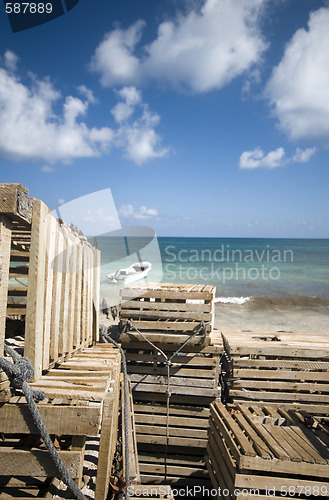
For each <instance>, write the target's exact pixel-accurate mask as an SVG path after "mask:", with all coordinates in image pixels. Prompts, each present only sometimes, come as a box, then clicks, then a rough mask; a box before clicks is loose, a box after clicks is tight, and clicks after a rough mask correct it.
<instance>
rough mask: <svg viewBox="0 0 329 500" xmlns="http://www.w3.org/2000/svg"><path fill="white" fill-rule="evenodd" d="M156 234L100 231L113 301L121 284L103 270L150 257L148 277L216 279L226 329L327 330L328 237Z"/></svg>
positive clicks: (107, 292) (107, 293)
mask: <svg viewBox="0 0 329 500" xmlns="http://www.w3.org/2000/svg"><path fill="white" fill-rule="evenodd" d="M153 236H154V235H153ZM153 236H152V234H150V235H148V236H145V237H133V238H128V241H127V240H126V241H125V240H124V239H123V238H107V237H100V238H98V245H99V248H100V250H101V251H102V268H101V294H102V296H104V297H105V298H107V300H108V301H109V302H110V303H111V304H113V305H114V304H117V303H119V300H120V298H119V292H120V286H119V285H111V284H109V282H108V280H107V278H106V275H107V274H108V273H109V272H113V271H115V270H117V269H118V268H120V267H126V266H127V265H129V264H131V263H133V262H136V261H137V260H138V259H141V260H149V261H150V262H151V263H152V271H151V272H150V274H149V276H148V280H149V281H151V282H167V283H168V282H170V283H196V284H211V285H214V286H216V297H217V298H216V301H217V305H216V315H217V319H218V321H219V323H220V324H219V327H220V328H222V329H239V330H243V329H252V330H258V331H260V330H263V331H265V330H266V331H273V330H275V331H277V330H280V329H281V330H289V331H290V330H293V331H295V330H298V331H303V332H305V331H313V330H316V331H318V332H322V333H323V332H325V333H329V239H316V240H311V239H261V238H257V239H256V238H253V239H248V238H177V237H175V238H171V237H159V238H158V239H156V238H154V237H153ZM127 243H128V250H129V254H130V256H127Z"/></svg>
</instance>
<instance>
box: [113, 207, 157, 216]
mask: <svg viewBox="0 0 329 500" xmlns="http://www.w3.org/2000/svg"><path fill="white" fill-rule="evenodd" d="M118 213H119V215H121V216H122V217H126V218H130V219H150V218H152V217H157V216H158V215H159V214H158V211H157V210H156V209H155V208H147V207H145V206H141V207H140V208H139V210H137V211H136V210H135V209H134V207H133V205H129V204H128V205H122V206H121V207H120V208H119V210H118Z"/></svg>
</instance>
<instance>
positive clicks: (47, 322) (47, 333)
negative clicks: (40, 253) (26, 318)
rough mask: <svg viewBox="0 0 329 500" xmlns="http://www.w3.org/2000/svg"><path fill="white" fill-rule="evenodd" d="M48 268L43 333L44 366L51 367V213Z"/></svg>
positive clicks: (51, 219) (53, 224)
mask: <svg viewBox="0 0 329 500" xmlns="http://www.w3.org/2000/svg"><path fill="white" fill-rule="evenodd" d="M45 226H46V227H45V230H47V234H46V248H47V253H46V270H45V288H46V293H45V312H44V333H43V338H44V342H43V362H42V368H43V370H46V369H48V368H49V355H50V337H51V314H52V295H53V282H54V258H55V246H56V220H55V218H54V217H53V216H52V215H51V214H49V215H48V216H47V218H46V223H45Z"/></svg>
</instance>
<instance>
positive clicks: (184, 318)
mask: <svg viewBox="0 0 329 500" xmlns="http://www.w3.org/2000/svg"><path fill="white" fill-rule="evenodd" d="M215 292H216V289H215V287H213V286H211V285H206V286H204V285H183V284H182V285H181V284H172V283H160V284H159V283H157V284H152V283H148V284H146V285H135V286H131V287H125V288H123V289H122V290H121V292H120V293H121V296H122V299H121V305H120V322H121V325H122V327H123V326H124V325H127V323H128V321H129V320H132V322H133V324H134V326H135V327H136V328H137V329H139V330H140V331H142V332H143V333H145V334H146V335H147V337H148V338H150V340H152V339H156V337H158V339H159V336H162V338H163V340H164V342H178V343H181V342H182V341H183V340H185V339H187V338H188V337H189V336H190V335H191V333H192V332H194V331H196V330H197V329H198V328H199V326H200V323H201V322H204V323H205V324H206V336H205V335H203V334H202V333H200V335H199V338H198V339H197V342H206V340H207V339H206V338H205V337H208V336H209V333H210V332H211V331H212V329H213V324H214V314H215V309H214V299H215ZM130 331H131V332H132V333H133V334H134V335H135V333H134V330H133V329H130ZM165 337H167V338H166V339H165ZM136 338H137V337H136Z"/></svg>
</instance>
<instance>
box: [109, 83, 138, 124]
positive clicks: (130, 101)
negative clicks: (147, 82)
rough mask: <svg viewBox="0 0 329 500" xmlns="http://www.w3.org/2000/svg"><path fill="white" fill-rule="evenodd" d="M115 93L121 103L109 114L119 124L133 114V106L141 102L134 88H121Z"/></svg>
mask: <svg viewBox="0 0 329 500" xmlns="http://www.w3.org/2000/svg"><path fill="white" fill-rule="evenodd" d="M117 93H118V96H119V97H121V98H122V99H123V101H121V102H119V103H118V104H117V105H116V106H114V108H113V109H112V111H111V113H112V115H113V116H114V118H115V120H116V121H117V122H119V123H120V122H122V121H124V120H126V119H127V118H129V117H130V116H131V115H132V114H133V112H134V110H135V106H137V104H139V103H140V102H141V93H140V91H139V90H137V89H136V87H123V89H121V90H120V91H119V92H117Z"/></svg>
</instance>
